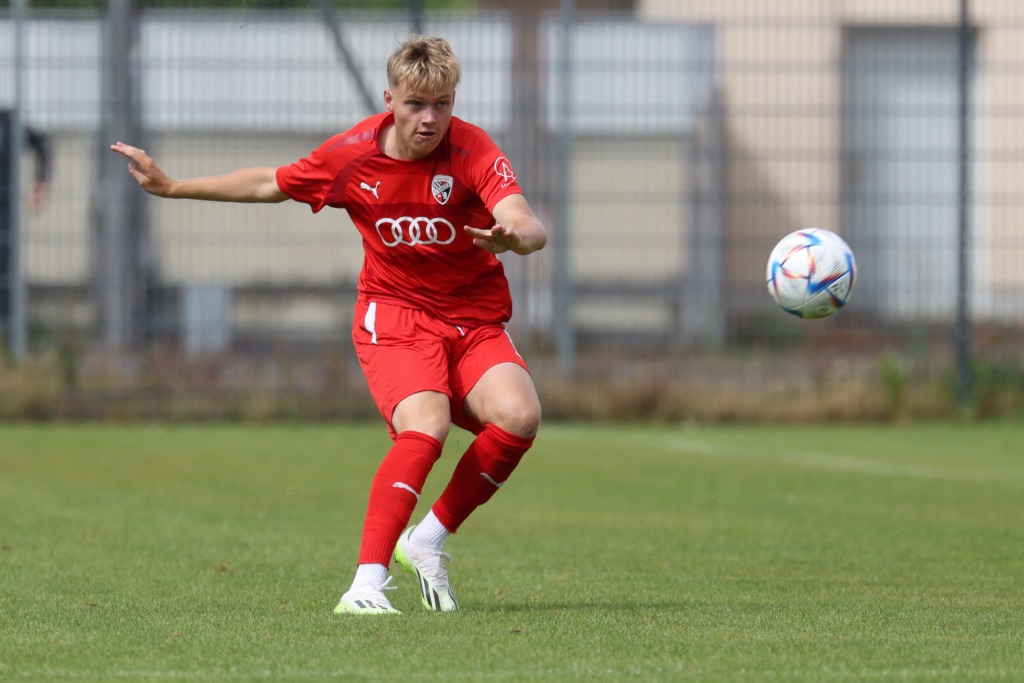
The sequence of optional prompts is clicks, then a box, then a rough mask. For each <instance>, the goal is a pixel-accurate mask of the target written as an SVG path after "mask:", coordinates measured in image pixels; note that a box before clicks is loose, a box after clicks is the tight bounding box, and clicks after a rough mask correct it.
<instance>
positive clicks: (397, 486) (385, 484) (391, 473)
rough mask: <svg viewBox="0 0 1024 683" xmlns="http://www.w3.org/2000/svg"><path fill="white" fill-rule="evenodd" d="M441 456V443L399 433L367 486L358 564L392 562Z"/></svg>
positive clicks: (430, 438) (426, 437)
mask: <svg viewBox="0 0 1024 683" xmlns="http://www.w3.org/2000/svg"><path fill="white" fill-rule="evenodd" d="M440 457H441V442H440V441H438V440H437V439H435V438H434V437H432V436H428V435H426V434H421V433H419V432H402V433H401V434H399V435H398V438H397V439H395V445H394V446H392V447H391V450H390V451H388V454H387V456H386V457H385V458H384V462H382V463H381V464H380V467H379V468H377V474H376V475H375V476H374V477H373V484H371V485H370V505H369V507H368V508H367V510H366V522H365V523H364V524H363V544H362V547H361V548H360V549H359V564H373V563H376V564H382V565H384V566H385V567H386V566H388V565H389V564H390V563H391V553H392V552H393V551H394V549H395V544H396V543H398V537H399V536H400V535H401V533H402V529H404V528H405V525H406V524H408V523H409V518H410V517H411V516H412V511H413V510H414V509H415V508H416V501H418V500H419V499H420V493H422V492H423V482H425V481H426V480H427V475H428V474H430V468H431V467H433V466H434V463H435V462H437V459H438V458H440Z"/></svg>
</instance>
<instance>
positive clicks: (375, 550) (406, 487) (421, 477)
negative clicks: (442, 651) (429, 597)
mask: <svg viewBox="0 0 1024 683" xmlns="http://www.w3.org/2000/svg"><path fill="white" fill-rule="evenodd" d="M448 401H449V399H448V396H446V395H445V394H441V393H438V392H436V391H421V392H419V393H416V394H412V395H411V396H408V397H406V398H405V399H403V400H402V401H401V402H399V404H398V405H397V406H396V407H395V410H394V413H393V414H392V417H391V426H392V427H393V428H394V430H395V432H397V433H398V438H396V439H395V444H394V446H392V447H391V450H390V451H388V454H387V456H386V457H385V458H384V461H383V462H382V463H381V465H380V467H379V468H378V470H377V474H376V475H375V476H374V478H373V484H372V485H371V486H370V502H369V505H368V508H367V511H366V522H365V523H364V525H363V541H362V546H361V548H360V551H359V566H358V567H357V568H356V576H355V579H354V580H353V581H352V586H351V588H349V590H348V592H346V593H345V595H343V596H342V598H341V602H340V603H339V604H338V607H337V608H336V609H335V611H336V612H339V613H343V612H347V613H353V614H382V613H394V612H396V611H397V610H394V609H393V608H392V607H391V604H390V603H389V602H388V600H387V598H385V597H384V592H383V591H384V590H386V589H387V588H386V587H387V582H388V581H389V580H390V578H389V577H388V562H389V561H390V559H391V553H392V551H393V549H394V547H395V543H396V542H397V540H398V535H399V534H400V533H401V531H402V529H403V528H404V527H405V526H406V525H407V524H408V523H409V517H410V516H412V511H413V509H415V507H416V503H417V501H418V500H419V498H420V493H421V492H422V490H423V482H425V481H426V479H427V474H429V473H430V468H431V467H432V466H433V465H434V463H435V462H436V461H437V459H438V457H440V455H441V447H442V446H443V444H444V440H445V439H446V438H447V437H448V429H449V427H450V425H451V411H450V409H449V405H448ZM388 588H389V587H388ZM362 605H368V606H367V607H362ZM369 605H374V606H378V609H374V608H373V607H370V606H369Z"/></svg>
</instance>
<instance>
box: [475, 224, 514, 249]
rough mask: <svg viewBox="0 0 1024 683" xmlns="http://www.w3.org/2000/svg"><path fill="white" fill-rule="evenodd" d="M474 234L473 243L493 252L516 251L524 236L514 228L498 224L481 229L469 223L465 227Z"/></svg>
mask: <svg viewBox="0 0 1024 683" xmlns="http://www.w3.org/2000/svg"><path fill="white" fill-rule="evenodd" d="M463 229H464V230H465V231H466V232H467V233H469V234H470V235H472V236H473V238H474V239H473V244H475V245H476V246H478V247H480V248H481V249H485V250H487V251H489V252H491V253H492V254H503V253H505V252H506V251H515V250H516V249H518V248H519V247H520V245H522V242H523V240H522V237H520V235H519V233H518V232H516V231H515V230H513V229H512V228H506V227H505V226H504V225H501V224H498V225H495V226H494V227H493V228H490V229H485V230H481V229H480V228H471V227H469V226H468V225H467V226H465V227H464V228H463Z"/></svg>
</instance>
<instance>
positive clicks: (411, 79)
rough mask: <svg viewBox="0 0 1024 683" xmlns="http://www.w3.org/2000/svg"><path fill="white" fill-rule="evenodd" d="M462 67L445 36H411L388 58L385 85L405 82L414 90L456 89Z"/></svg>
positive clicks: (434, 91)
mask: <svg viewBox="0 0 1024 683" xmlns="http://www.w3.org/2000/svg"><path fill="white" fill-rule="evenodd" d="M461 79H462V67H461V66H460V65H459V60H458V58H457V57H456V56H455V53H454V52H452V46H451V45H449V44H448V41H447V40H445V39H444V38H427V37H426V36H420V35H414V36H413V37H411V38H409V40H407V41H405V42H404V43H402V44H401V45H400V46H398V49H397V50H395V51H394V52H392V53H391V57H390V58H388V85H389V86H391V87H392V88H395V87H398V86H400V85H404V86H406V87H407V88H409V89H410V90H413V91H415V92H430V93H437V92H445V91H447V90H455V88H456V87H457V86H458V85H459V81H460V80H461Z"/></svg>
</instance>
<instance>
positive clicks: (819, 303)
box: [767, 228, 857, 319]
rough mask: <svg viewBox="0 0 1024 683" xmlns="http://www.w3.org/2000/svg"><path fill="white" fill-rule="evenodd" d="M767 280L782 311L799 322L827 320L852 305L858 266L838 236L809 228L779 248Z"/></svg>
mask: <svg viewBox="0 0 1024 683" xmlns="http://www.w3.org/2000/svg"><path fill="white" fill-rule="evenodd" d="M767 277H768V293H769V294H770V295H771V297H772V299H773V300H774V301H775V303H777V304H778V305H779V306H780V307H781V308H782V310H784V311H786V312H787V313H792V314H793V315H795V316H797V317H799V318H805V319H812V318H825V317H828V316H830V315H832V314H833V313H835V312H836V311H838V310H839V309H840V308H842V307H843V306H845V305H846V304H847V302H849V300H850V295H852V294H853V288H854V286H855V285H856V284H857V262H856V260H855V259H854V257H853V251H851V250H850V247H849V246H847V244H846V242H844V241H843V239H842V238H841V237H839V235H837V234H835V233H833V232H829V231H828V230H822V229H820V228H809V229H807V230H797V231H796V232H794V233H792V234H789V235H787V236H786V237H784V238H783V239H782V241H781V242H779V243H778V245H776V247H775V249H774V250H773V251H772V255H771V257H770V258H769V259H768V274H767Z"/></svg>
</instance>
